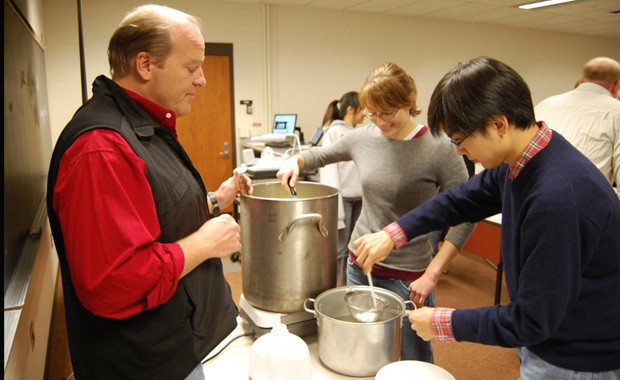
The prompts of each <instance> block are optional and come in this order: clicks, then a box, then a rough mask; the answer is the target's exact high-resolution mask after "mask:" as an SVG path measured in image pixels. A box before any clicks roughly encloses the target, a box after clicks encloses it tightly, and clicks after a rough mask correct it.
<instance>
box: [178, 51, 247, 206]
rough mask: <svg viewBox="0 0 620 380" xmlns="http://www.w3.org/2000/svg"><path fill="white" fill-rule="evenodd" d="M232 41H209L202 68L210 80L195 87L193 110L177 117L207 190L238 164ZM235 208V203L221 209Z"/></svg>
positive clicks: (229, 174) (214, 187)
mask: <svg viewBox="0 0 620 380" xmlns="http://www.w3.org/2000/svg"><path fill="white" fill-rule="evenodd" d="M232 62H233V61H232V44H212V43H207V44H206V48H205V60H204V62H203V64H202V70H203V72H204V76H205V79H206V82H207V84H206V85H205V86H204V87H200V88H198V89H197V90H196V96H195V98H194V102H193V103H192V111H191V112H190V113H189V114H188V115H186V116H183V117H181V118H179V119H178V120H177V133H178V135H179V141H180V142H181V144H182V145H183V147H184V148H185V150H186V151H187V154H188V155H189V157H190V158H191V160H192V162H193V163H194V166H195V167H196V169H198V172H200V175H201V176H202V180H203V181H204V183H205V185H206V187H207V190H208V191H215V190H217V188H218V187H219V186H220V184H221V183H222V182H224V181H225V180H226V179H227V178H228V177H230V176H231V175H232V171H233V168H234V167H235V166H236V163H235V161H236V159H235V157H236V154H235V131H234V129H235V128H234V125H235V123H234V112H233V111H234V107H233V104H234V91H233V89H234V87H233V70H232V67H233V64H232ZM222 212H228V213H232V212H233V207H232V206H231V207H229V208H227V209H224V210H222Z"/></svg>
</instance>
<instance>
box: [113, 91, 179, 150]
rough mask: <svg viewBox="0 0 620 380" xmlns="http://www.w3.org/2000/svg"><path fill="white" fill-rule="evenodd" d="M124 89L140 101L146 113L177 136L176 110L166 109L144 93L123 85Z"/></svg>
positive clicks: (137, 101)
mask: <svg viewBox="0 0 620 380" xmlns="http://www.w3.org/2000/svg"><path fill="white" fill-rule="evenodd" d="M123 90H125V92H126V93H127V95H129V97H130V98H131V99H133V101H134V102H136V103H138V104H139V105H140V106H141V107H142V108H143V109H144V111H145V112H146V113H148V114H149V116H150V117H152V118H153V120H155V121H156V122H157V123H158V124H159V125H162V126H164V127H166V128H167V129H169V130H170V132H172V135H173V136H174V137H177V138H178V136H177V128H176V124H177V115H176V114H175V113H174V111H172V110H169V109H166V108H164V107H162V106H160V105H159V104H157V103H155V102H153V101H151V100H149V99H147V98H145V97H144V96H142V95H139V94H136V93H135V92H133V91H131V90H128V89H126V88H124V87H123Z"/></svg>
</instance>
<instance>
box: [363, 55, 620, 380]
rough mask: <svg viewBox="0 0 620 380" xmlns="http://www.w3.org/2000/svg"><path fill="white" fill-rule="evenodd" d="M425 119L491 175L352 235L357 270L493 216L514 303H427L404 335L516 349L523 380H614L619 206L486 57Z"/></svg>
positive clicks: (458, 74)
mask: <svg viewBox="0 0 620 380" xmlns="http://www.w3.org/2000/svg"><path fill="white" fill-rule="evenodd" d="M463 110H469V111H468V112H463ZM428 120H429V125H430V128H431V131H432V133H433V134H435V135H440V134H443V133H444V132H445V133H446V134H447V135H448V136H450V138H451V139H452V141H453V143H454V144H455V145H456V146H457V147H458V153H459V154H464V155H467V156H468V157H469V159H470V160H472V161H474V162H479V163H481V164H482V166H483V167H485V168H486V169H487V170H484V171H483V172H482V173H479V174H478V175H476V176H474V177H472V178H471V179H470V180H469V181H468V182H466V183H464V184H462V185H460V186H459V187H456V188H451V189H448V190H446V191H444V192H442V193H440V194H439V195H438V196H437V197H436V198H434V199H432V200H430V201H428V202H426V203H424V204H422V205H420V206H419V207H417V208H415V209H413V210H412V211H410V212H408V213H407V214H405V215H403V216H402V217H400V218H398V219H397V220H396V221H395V222H393V223H391V224H389V225H387V226H386V228H384V229H383V230H381V231H379V232H376V233H373V234H369V235H366V236H363V237H361V238H360V239H357V240H356V241H355V242H354V246H355V247H356V254H357V260H358V262H360V263H361V264H362V265H363V268H364V271H365V272H368V271H369V270H370V269H371V268H372V267H373V265H375V263H377V262H380V261H382V260H384V259H386V257H387V258H389V257H390V256H392V255H394V254H396V253H397V252H398V248H399V247H400V246H401V245H402V244H406V243H407V242H408V241H410V240H411V239H414V240H415V239H418V238H419V236H424V235H425V234H426V233H428V232H429V231H433V230H435V229H437V228H440V227H442V226H448V225H456V224H459V223H463V222H465V221H469V222H476V221H480V220H483V219H484V218H486V217H489V216H491V215H494V214H497V213H500V212H501V213H502V231H501V245H502V247H501V253H502V260H503V263H504V269H505V277H506V286H507V288H508V293H509V296H510V300H511V301H510V303H509V304H507V305H494V306H490V307H483V308H478V309H470V310H454V309H451V308H429V307H423V308H420V309H418V310H415V311H411V312H407V314H408V318H409V320H410V321H411V324H412V328H413V329H414V330H415V331H416V332H417V334H418V335H420V336H421V337H422V338H424V339H425V340H431V339H438V340H439V341H444V342H449V341H459V342H461V341H467V342H477V343H482V344H487V345H497V346H503V347H518V354H519V358H520V360H521V377H520V378H521V379H522V380H538V379H592V378H597V379H618V378H619V376H620V349H619V347H620V329H619V328H618V321H619V320H620V292H618V289H620V234H619V233H618V231H620V200H618V197H617V196H616V194H615V193H614V192H613V190H612V188H611V187H610V186H609V184H608V183H607V181H606V179H605V177H604V176H603V175H602V174H601V172H600V171H599V170H598V169H597V168H596V167H595V166H594V165H593V164H592V163H591V162H590V161H589V160H588V159H587V158H586V157H584V156H583V155H581V154H579V153H578V151H577V149H576V148H575V147H573V146H572V145H571V144H570V143H569V142H568V141H566V140H565V139H564V137H562V136H561V135H560V134H559V133H556V132H554V131H552V130H551V129H549V128H548V127H547V126H546V125H545V123H544V122H538V123H537V122H536V119H535V117H534V109H533V105H532V98H531V95H530V90H529V88H528V86H527V84H526V83H525V81H524V80H523V79H522V78H521V77H520V76H519V74H517V73H516V72H515V71H514V70H513V69H512V68H510V67H509V66H507V65H506V64H504V63H502V62H499V61H497V60H495V59H492V58H488V57H480V58H476V59H473V60H471V61H469V62H467V63H463V64H459V65H458V66H457V67H456V68H454V69H452V70H451V71H450V72H448V73H447V74H446V75H445V76H444V77H443V79H441V80H440V82H439V84H438V85H437V87H436V88H435V91H434V92H433V95H432V97H431V102H430V105H429V112H428ZM386 211H387V210H386ZM391 251H393V253H391V254H390V252H391ZM388 255H389V256H388Z"/></svg>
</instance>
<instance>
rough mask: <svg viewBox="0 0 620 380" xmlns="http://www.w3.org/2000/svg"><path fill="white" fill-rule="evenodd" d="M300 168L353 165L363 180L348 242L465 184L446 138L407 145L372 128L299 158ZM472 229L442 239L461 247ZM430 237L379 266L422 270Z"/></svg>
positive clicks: (464, 174) (427, 258)
mask: <svg viewBox="0 0 620 380" xmlns="http://www.w3.org/2000/svg"><path fill="white" fill-rule="evenodd" d="M302 154H303V157H304V159H305V166H304V169H309V170H310V169H316V168H319V167H322V166H325V165H327V164H331V163H334V162H339V161H346V160H353V161H354V162H355V164H356V166H357V170H358V172H359V175H360V179H361V181H362V212H361V215H360V217H359V219H358V221H357V224H356V225H355V229H354V231H353V234H352V236H351V241H350V242H349V249H350V250H351V251H353V252H354V251H355V250H354V247H353V241H355V240H356V239H357V238H359V237H361V236H363V235H366V234H369V233H373V232H377V231H380V230H381V229H382V228H383V227H385V226H386V225H388V224H390V223H392V222H393V221H395V220H396V219H397V218H398V217H400V216H402V215H403V214H405V213H406V212H407V211H409V210H412V209H414V208H415V207H417V206H419V205H420V204H422V203H423V202H424V201H427V200H429V199H431V198H433V197H435V196H436V195H437V193H438V192H440V191H442V190H444V189H447V188H449V187H453V186H456V185H458V184H460V183H462V182H465V181H466V180H467V170H466V168H465V164H464V162H463V159H462V158H461V157H459V156H458V155H457V154H456V152H455V150H454V148H453V147H452V145H451V144H450V141H449V140H448V139H447V138H446V137H442V138H435V137H433V136H432V134H431V133H430V132H426V133H425V134H423V135H422V136H420V137H418V138H415V139H412V140H404V141H403V140H395V139H390V138H387V137H384V136H383V135H382V134H381V132H380V130H379V128H378V127H377V126H376V125H374V124H370V125H366V126H363V127H358V128H356V129H355V130H353V131H351V132H350V133H347V134H346V135H345V136H344V137H343V138H342V139H340V140H338V141H337V142H336V143H335V144H334V145H331V146H330V147H316V148H312V149H310V150H307V151H305V152H303V153H302ZM473 229H474V225H473V224H471V223H464V224H460V225H458V226H455V227H453V228H450V231H449V232H448V235H447V236H446V240H449V241H450V242H452V243H453V244H454V245H456V246H457V247H459V249H460V248H462V247H463V245H464V244H465V242H466V241H467V238H468V237H469V235H470V234H471V233H472V231H473ZM432 254H433V250H432V247H431V242H430V234H426V235H422V236H418V237H416V238H415V239H413V240H412V241H410V242H409V243H408V244H406V245H404V246H403V247H402V248H401V249H399V250H396V251H393V252H392V253H391V254H390V255H389V256H388V257H387V258H386V259H385V260H384V261H383V262H381V263H379V265H383V266H385V267H388V268H391V269H397V270H402V271H414V272H418V271H424V270H425V269H426V267H427V266H428V264H429V263H430V261H431V260H432Z"/></svg>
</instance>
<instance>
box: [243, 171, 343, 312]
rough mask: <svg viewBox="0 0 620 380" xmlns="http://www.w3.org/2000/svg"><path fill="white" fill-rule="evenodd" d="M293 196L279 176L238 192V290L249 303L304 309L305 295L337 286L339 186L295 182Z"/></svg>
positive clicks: (281, 309)
mask: <svg viewBox="0 0 620 380" xmlns="http://www.w3.org/2000/svg"><path fill="white" fill-rule="evenodd" d="M295 188H296V190H297V196H296V197H293V196H292V195H291V194H290V193H289V192H287V191H286V190H285V189H284V188H283V187H282V185H280V183H279V182H268V183H260V184H256V185H254V192H253V194H252V195H242V196H241V202H240V206H241V207H240V214H241V218H240V225H241V244H242V252H241V254H242V271H241V272H242V283H243V285H242V286H243V295H244V297H245V298H246V300H247V301H248V302H249V303H250V304H251V305H252V306H254V307H257V308H259V309H263V310H267V311H273V312H278V313H293V312H297V311H303V309H304V300H305V299H306V298H308V297H316V296H317V295H318V294H320V293H321V292H323V291H325V290H327V289H331V288H334V287H335V286H336V252H337V230H338V226H337V223H338V189H336V188H333V187H330V186H326V185H322V184H320V183H314V182H298V183H297V185H296V186H295Z"/></svg>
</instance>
